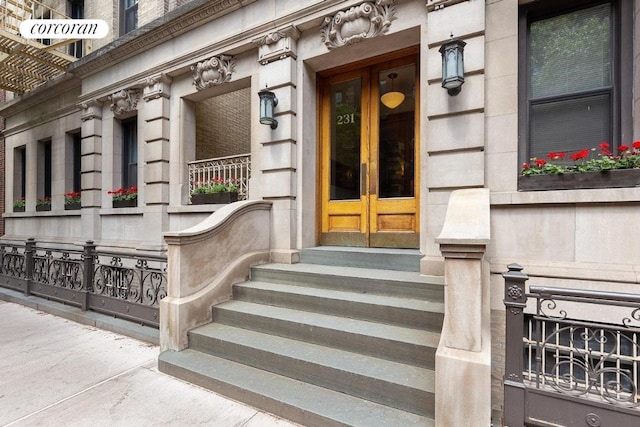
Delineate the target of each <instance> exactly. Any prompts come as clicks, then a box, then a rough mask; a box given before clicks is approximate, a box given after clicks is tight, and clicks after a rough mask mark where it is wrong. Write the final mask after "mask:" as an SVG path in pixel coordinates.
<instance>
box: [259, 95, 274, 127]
mask: <svg viewBox="0 0 640 427" xmlns="http://www.w3.org/2000/svg"><path fill="white" fill-rule="evenodd" d="M258 96H260V123H262V124H263V125H269V126H271V129H275V128H277V127H278V121H277V120H276V119H274V118H273V109H274V108H275V107H276V105H278V98H276V94H275V93H273V92H271V91H268V90H266V89H263V90H261V91H260V92H258Z"/></svg>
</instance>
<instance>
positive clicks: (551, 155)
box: [547, 151, 567, 160]
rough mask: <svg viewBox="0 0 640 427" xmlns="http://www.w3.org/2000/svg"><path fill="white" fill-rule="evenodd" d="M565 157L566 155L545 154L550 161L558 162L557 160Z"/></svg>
mask: <svg viewBox="0 0 640 427" xmlns="http://www.w3.org/2000/svg"><path fill="white" fill-rule="evenodd" d="M566 155H567V153H556V152H554V151H552V152H551V153H549V154H547V157H548V158H550V159H551V160H558V159H564V158H565V157H566Z"/></svg>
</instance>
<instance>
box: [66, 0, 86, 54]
mask: <svg viewBox="0 0 640 427" xmlns="http://www.w3.org/2000/svg"><path fill="white" fill-rule="evenodd" d="M69 9H70V14H69V17H70V18H71V19H84V0H69ZM69 55H70V56H73V57H75V58H81V57H82V40H78V41H75V42H73V43H71V44H70V45H69Z"/></svg>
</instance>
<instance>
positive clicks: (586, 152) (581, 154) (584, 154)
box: [569, 144, 608, 160]
mask: <svg viewBox="0 0 640 427" xmlns="http://www.w3.org/2000/svg"><path fill="white" fill-rule="evenodd" d="M601 145H602V144H601ZM607 145H608V144H607ZM588 155H589V150H581V151H578V152H577V153H573V154H572V155H571V156H569V158H570V159H571V160H580V159H584V158H585V157H587V156H588Z"/></svg>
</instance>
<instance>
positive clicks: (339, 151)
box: [330, 79, 361, 200]
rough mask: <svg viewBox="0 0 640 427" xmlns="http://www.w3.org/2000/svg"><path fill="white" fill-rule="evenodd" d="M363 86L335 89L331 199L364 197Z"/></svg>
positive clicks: (349, 84)
mask: <svg viewBox="0 0 640 427" xmlns="http://www.w3.org/2000/svg"><path fill="white" fill-rule="evenodd" d="M360 85H361V82H360V79H356V80H351V81H348V82H345V83H338V84H334V85H332V86H331V172H330V173H331V200H348V199H359V198H360V95H361V94H360Z"/></svg>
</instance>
